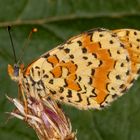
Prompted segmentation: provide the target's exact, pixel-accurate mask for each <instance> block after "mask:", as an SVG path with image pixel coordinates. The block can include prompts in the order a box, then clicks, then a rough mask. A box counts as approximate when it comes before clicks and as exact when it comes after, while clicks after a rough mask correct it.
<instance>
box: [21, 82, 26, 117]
mask: <svg viewBox="0 0 140 140" xmlns="http://www.w3.org/2000/svg"><path fill="white" fill-rule="evenodd" d="M21 95H22V98H23V103H24V111H25V114H27V112H28V105H27V99H26V95H25V94H24V91H23V88H22V85H21V84H19V99H20V98H21ZM20 100H21V99H20Z"/></svg>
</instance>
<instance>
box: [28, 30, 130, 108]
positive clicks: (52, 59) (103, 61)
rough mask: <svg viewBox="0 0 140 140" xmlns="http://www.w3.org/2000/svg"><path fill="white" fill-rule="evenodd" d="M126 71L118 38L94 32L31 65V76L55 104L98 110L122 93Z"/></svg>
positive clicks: (126, 57) (126, 62)
mask: <svg viewBox="0 0 140 140" xmlns="http://www.w3.org/2000/svg"><path fill="white" fill-rule="evenodd" d="M37 69H38V70H37ZM129 71H131V62H130V60H129V55H128V52H127V50H126V49H125V47H124V45H123V43H122V42H121V41H120V40H119V38H118V37H117V36H116V35H115V34H114V33H113V32H112V31H109V30H106V29H95V30H90V31H88V32H85V33H83V34H81V35H79V36H76V37H74V38H71V39H70V40H68V41H67V42H66V43H64V44H63V45H60V46H58V47H57V48H55V49H53V50H52V51H49V52H47V53H46V54H44V55H42V56H41V57H40V59H38V60H37V61H36V62H34V63H33V64H32V66H31V68H30V76H31V77H32V78H33V79H34V81H39V80H41V81H43V83H44V85H45V88H46V89H47V92H49V94H50V96H51V97H52V98H54V99H55V100H59V101H62V102H64V103H67V104H71V105H73V106H75V107H77V108H80V109H88V108H96V109H100V108H102V107H104V106H106V105H108V103H110V102H111V101H113V100H114V99H115V98H116V97H117V96H121V95H122V94H123V93H124V91H125V88H126V86H125V84H126V82H127V80H128V73H129ZM40 75H41V76H40ZM40 77H41V79H40Z"/></svg>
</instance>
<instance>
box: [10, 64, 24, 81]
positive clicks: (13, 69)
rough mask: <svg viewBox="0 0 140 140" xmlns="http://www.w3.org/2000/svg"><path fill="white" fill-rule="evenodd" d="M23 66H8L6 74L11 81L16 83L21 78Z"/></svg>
mask: <svg viewBox="0 0 140 140" xmlns="http://www.w3.org/2000/svg"><path fill="white" fill-rule="evenodd" d="M23 69H24V65H23V64H21V65H20V66H19V65H17V64H14V66H12V65H10V64H8V74H9V76H10V77H11V79H12V80H14V81H16V82H18V81H20V79H21V78H22V75H23Z"/></svg>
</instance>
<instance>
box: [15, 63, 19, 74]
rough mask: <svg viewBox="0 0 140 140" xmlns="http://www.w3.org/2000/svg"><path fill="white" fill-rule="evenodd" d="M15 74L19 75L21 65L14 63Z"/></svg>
mask: <svg viewBox="0 0 140 140" xmlns="http://www.w3.org/2000/svg"><path fill="white" fill-rule="evenodd" d="M14 76H16V77H17V76H19V66H17V65H14Z"/></svg>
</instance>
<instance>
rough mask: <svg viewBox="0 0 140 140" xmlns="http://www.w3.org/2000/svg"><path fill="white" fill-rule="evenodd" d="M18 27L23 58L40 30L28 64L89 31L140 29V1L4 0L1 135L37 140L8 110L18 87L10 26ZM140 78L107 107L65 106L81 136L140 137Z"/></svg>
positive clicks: (98, 139)
mask: <svg viewBox="0 0 140 140" xmlns="http://www.w3.org/2000/svg"><path fill="white" fill-rule="evenodd" d="M8 25H12V26H13V27H12V36H13V40H14V45H15V47H16V52H17V55H18V57H19V56H20V51H21V48H22V47H23V45H24V43H25V40H26V39H27V36H28V34H29V32H30V31H31V29H32V28H33V27H37V28H38V30H39V31H38V32H37V33H34V34H33V36H32V39H31V42H30V44H29V46H28V48H27V49H26V53H25V55H24V58H23V61H24V63H25V64H26V65H27V64H29V63H30V62H32V61H33V60H34V59H35V58H36V57H38V56H40V55H41V54H42V53H44V52H46V51H48V50H50V49H52V48H54V47H56V46H57V45H59V44H60V43H62V42H64V41H65V40H67V39H68V38H70V37H72V36H74V35H77V34H80V33H81V32H83V31H86V30H89V29H92V28H97V27H103V28H108V29H118V28H135V29H140V0H41V1H39V0H20V1H17V0H4V1H3V0H0V139H1V140H9V139H10V140H37V137H36V135H35V133H34V131H33V130H32V129H31V128H29V127H28V126H27V125H26V124H25V123H24V122H22V121H20V120H18V119H11V120H9V121H8V122H7V118H8V115H7V114H5V112H7V111H11V110H12V109H13V108H14V106H13V105H12V104H11V103H9V101H8V100H7V99H6V98H5V94H7V95H8V96H10V97H17V93H18V92H17V85H16V83H14V82H13V81H11V80H10V78H9V76H8V75H7V64H8V63H10V64H13V63H14V59H13V54H12V49H11V44H10V40H9V36H8V33H7V30H6V27H7V26H8ZM139 92H140V78H139V79H138V80H137V81H136V82H135V84H134V86H133V87H132V88H131V89H130V90H129V92H128V93H127V94H125V95H124V96H123V97H121V98H119V99H118V100H117V101H115V102H114V103H113V104H112V105H111V106H110V107H108V108H106V109H104V110H102V111H96V110H89V111H79V110H77V109H75V108H73V107H70V106H64V110H65V112H66V114H67V115H68V116H69V117H70V118H71V121H72V126H73V130H74V131H76V130H77V136H78V140H140V93H139Z"/></svg>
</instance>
